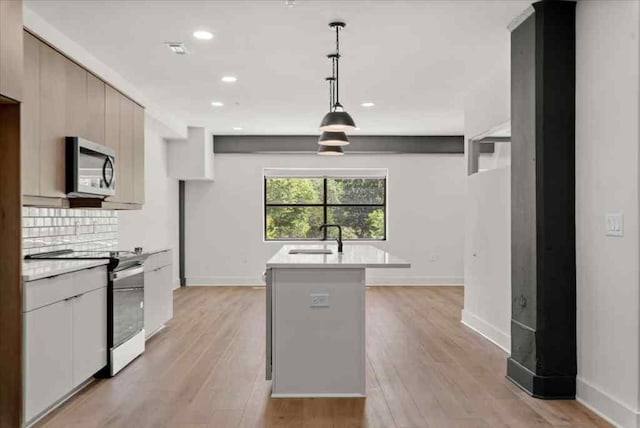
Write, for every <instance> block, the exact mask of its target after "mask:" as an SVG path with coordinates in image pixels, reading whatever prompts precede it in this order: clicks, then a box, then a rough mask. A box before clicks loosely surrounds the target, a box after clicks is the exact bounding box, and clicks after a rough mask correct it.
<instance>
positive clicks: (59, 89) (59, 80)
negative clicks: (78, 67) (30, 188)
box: [40, 43, 68, 198]
mask: <svg viewBox="0 0 640 428" xmlns="http://www.w3.org/2000/svg"><path fill="white" fill-rule="evenodd" d="M67 61H68V60H67V59H66V58H65V57H63V56H62V55H61V54H59V53H58V52H56V51H55V50H53V49H51V48H50V47H49V46H47V45H45V44H44V43H40V195H41V196H48V197H58V198H60V197H64V196H65V183H64V137H65V135H66V129H65V128H66V114H65V112H66V110H67V109H66V95H67V90H66V83H67V80H66V69H67Z"/></svg>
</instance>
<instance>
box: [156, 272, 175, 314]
mask: <svg viewBox="0 0 640 428" xmlns="http://www.w3.org/2000/svg"><path fill="white" fill-rule="evenodd" d="M159 272H160V276H161V284H162V302H163V304H162V315H161V318H162V323H163V324H165V323H166V322H168V321H169V320H170V319H171V318H173V269H172V266H171V265H169V266H165V267H163V268H162V269H160V271H159Z"/></svg>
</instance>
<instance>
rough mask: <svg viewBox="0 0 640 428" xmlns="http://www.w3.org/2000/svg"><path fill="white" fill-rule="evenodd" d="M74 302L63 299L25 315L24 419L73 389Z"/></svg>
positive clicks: (27, 419)
mask: <svg viewBox="0 0 640 428" xmlns="http://www.w3.org/2000/svg"><path fill="white" fill-rule="evenodd" d="M72 307H73V301H72V300H69V301H64V300H63V301H61V302H57V303H54V304H52V305H49V306H45V307H43V308H40V309H36V310H34V311H31V312H26V313H25V314H24V315H23V317H24V343H25V356H24V358H25V361H24V368H25V373H24V376H25V381H24V385H25V391H24V393H25V400H24V408H25V410H24V411H25V418H24V419H25V421H29V420H30V419H32V418H33V417H35V416H37V415H38V414H39V413H40V412H42V411H43V410H44V409H46V408H47V407H49V406H50V405H52V404H53V403H54V402H55V401H56V400H58V399H60V398H61V397H62V396H64V395H65V394H67V393H68V392H69V391H71V389H72V388H73V354H72V352H73V308H72Z"/></svg>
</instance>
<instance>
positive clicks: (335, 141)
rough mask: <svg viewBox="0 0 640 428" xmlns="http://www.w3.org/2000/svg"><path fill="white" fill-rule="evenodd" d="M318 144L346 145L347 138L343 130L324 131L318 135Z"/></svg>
mask: <svg viewBox="0 0 640 428" xmlns="http://www.w3.org/2000/svg"><path fill="white" fill-rule="evenodd" d="M318 144H320V145H321V146H346V145H348V144H349V139H348V138H347V134H345V133H344V132H331V131H325V132H323V133H322V134H321V135H320V138H319V139H318Z"/></svg>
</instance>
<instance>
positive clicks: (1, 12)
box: [0, 0, 23, 101]
mask: <svg viewBox="0 0 640 428" xmlns="http://www.w3.org/2000/svg"><path fill="white" fill-rule="evenodd" d="M22 54H23V49H22V1H21V0H11V1H0V95H4V96H6V97H9V98H12V99H14V100H16V101H21V100H22Z"/></svg>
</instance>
